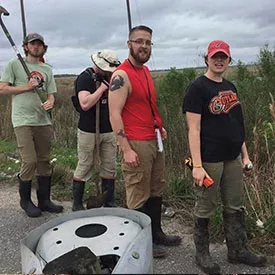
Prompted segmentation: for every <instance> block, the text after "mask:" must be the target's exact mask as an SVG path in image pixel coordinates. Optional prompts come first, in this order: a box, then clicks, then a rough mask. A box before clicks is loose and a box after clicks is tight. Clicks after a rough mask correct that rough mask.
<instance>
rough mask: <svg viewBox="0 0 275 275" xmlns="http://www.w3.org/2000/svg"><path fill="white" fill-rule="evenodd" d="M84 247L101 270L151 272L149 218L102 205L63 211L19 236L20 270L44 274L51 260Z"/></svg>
mask: <svg viewBox="0 0 275 275" xmlns="http://www.w3.org/2000/svg"><path fill="white" fill-rule="evenodd" d="M83 247H85V248H86V249H87V248H88V249H89V250H87V251H88V252H90V251H91V252H92V254H94V256H95V257H94V258H97V259H98V263H99V264H100V267H101V268H102V269H101V272H102V273H103V274H149V273H153V266H152V265H153V261H152V234H151V220H150V218H149V217H148V216H147V215H145V214H143V213H141V212H138V211H134V210H129V209H125V208H104V207H103V208H95V209H89V210H83V211H78V212H72V213H68V214H64V215H63V216H60V217H58V218H55V219H52V220H50V221H48V222H46V223H44V224H42V225H41V226H39V227H37V228H36V229H34V230H32V231H31V232H30V233H29V234H28V235H27V236H26V237H25V238H24V239H23V240H21V264H22V273H24V274H30V273H33V274H43V270H44V272H45V270H47V268H48V267H51V264H52V263H55V262H56V261H57V260H58V259H62V257H63V256H64V255H70V252H71V253H73V252H74V251H77V249H79V248H83ZM82 252H83V251H82ZM66 253H69V254H66ZM84 253H85V251H84ZM84 255H88V256H89V254H87V253H86V254H84ZM84 258H85V257H84ZM69 259H70V258H69ZM72 260H73V258H72ZM66 261H67V264H68V265H67V264H66V265H67V266H69V264H70V263H69V262H70V260H69V262H68V258H66ZM63 262H64V259H63ZM71 264H72V263H71ZM61 265H62V264H61ZM108 265H109V266H108ZM52 266H55V265H52ZM57 266H60V264H59V262H58V265H57ZM48 270H49V269H48Z"/></svg>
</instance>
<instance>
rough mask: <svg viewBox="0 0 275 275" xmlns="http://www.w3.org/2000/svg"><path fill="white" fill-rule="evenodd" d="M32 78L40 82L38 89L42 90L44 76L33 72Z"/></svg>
mask: <svg viewBox="0 0 275 275" xmlns="http://www.w3.org/2000/svg"><path fill="white" fill-rule="evenodd" d="M31 78H34V79H36V80H37V81H38V83H39V86H38V88H41V87H42V86H43V83H44V77H43V75H42V74H41V73H40V72H37V71H32V72H31Z"/></svg>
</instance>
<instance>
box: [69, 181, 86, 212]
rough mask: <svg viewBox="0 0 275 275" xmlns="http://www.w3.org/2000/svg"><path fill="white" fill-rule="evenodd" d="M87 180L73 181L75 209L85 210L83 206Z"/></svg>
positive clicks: (73, 208)
mask: <svg viewBox="0 0 275 275" xmlns="http://www.w3.org/2000/svg"><path fill="white" fill-rule="evenodd" d="M84 188H85V181H76V180H74V181H73V200H74V201H73V207H72V210H73V211H80V210H85V208H84V206H83V194H84Z"/></svg>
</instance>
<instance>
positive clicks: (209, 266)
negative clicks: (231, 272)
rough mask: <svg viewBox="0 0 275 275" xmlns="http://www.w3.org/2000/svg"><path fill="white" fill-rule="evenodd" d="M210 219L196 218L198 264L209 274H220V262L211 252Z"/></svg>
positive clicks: (195, 239)
mask: <svg viewBox="0 0 275 275" xmlns="http://www.w3.org/2000/svg"><path fill="white" fill-rule="evenodd" d="M208 223H209V219H205V218H197V217H196V218H195V228H194V243H195V246H196V256H195V260H196V264H197V265H198V266H199V267H200V269H201V270H202V271H203V272H205V273H207V274H219V273H220V272H221V270H220V267H219V265H218V264H216V263H215V262H213V260H212V258H211V256H210V252H209V232H208Z"/></svg>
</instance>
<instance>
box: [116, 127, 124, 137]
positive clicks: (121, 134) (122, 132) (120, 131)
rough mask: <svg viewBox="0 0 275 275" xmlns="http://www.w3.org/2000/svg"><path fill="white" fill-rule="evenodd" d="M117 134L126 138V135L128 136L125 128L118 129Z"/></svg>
mask: <svg viewBox="0 0 275 275" xmlns="http://www.w3.org/2000/svg"><path fill="white" fill-rule="evenodd" d="M117 135H118V136H119V137H122V138H125V137H126V135H125V133H124V130H123V129H120V130H119V131H118V133H117Z"/></svg>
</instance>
